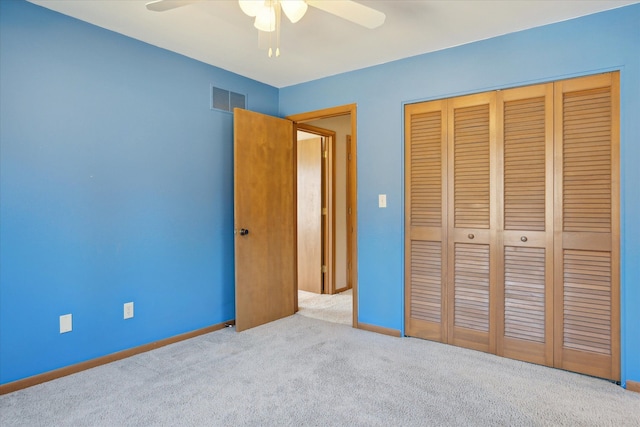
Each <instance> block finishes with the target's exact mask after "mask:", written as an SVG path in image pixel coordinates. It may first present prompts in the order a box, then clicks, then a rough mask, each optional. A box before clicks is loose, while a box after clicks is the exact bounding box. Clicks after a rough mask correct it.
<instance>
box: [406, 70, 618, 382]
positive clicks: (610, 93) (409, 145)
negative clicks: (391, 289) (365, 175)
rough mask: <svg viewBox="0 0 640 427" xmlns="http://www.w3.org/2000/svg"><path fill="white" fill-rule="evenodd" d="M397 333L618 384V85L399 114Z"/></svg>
mask: <svg viewBox="0 0 640 427" xmlns="http://www.w3.org/2000/svg"><path fill="white" fill-rule="evenodd" d="M405 138H406V140H405V173H406V175H405V193H406V194H405V203H406V206H405V298H406V301H405V331H406V334H407V335H409V336H414V337H419V338H425V339H430V340H435V341H439V342H443V343H449V344H452V345H457V346H461V347H466V348H470V349H475V350H480V351H485V352H489V353H494V354H498V355H501V356H504V357H509V358H513V359H518V360H523V361H527V362H532V363H538V364H542V365H547V366H553V367H557V368H561V369H567V370H571V371H575V372H581V373H585V374H589V375H594V376H598V377H603V378H609V379H612V380H619V378H620V338H619V337H620V331H619V317H620V315H619V302H620V301H619V298H620V297H619V271H620V267H619V257H620V254H619V252H620V251H619V235H620V230H619V227H620V225H619V221H620V220H619V216H620V211H619V203H620V201H619V75H618V73H606V74H600V75H596V76H588V77H581V78H576V79H571V80H563V81H557V82H552V83H546V84H540V85H534V86H527V87H520V88H513V89H508V90H501V91H492V92H486V93H480V94H475V95H468V96H461V97H456V98H451V99H444V100H436V101H429V102H423V103H418V104H410V105H406V107H405Z"/></svg>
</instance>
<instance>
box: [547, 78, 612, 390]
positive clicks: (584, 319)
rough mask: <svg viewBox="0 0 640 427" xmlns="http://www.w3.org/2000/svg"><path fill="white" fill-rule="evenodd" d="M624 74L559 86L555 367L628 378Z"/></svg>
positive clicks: (563, 83) (555, 253)
mask: <svg viewBox="0 0 640 427" xmlns="http://www.w3.org/2000/svg"><path fill="white" fill-rule="evenodd" d="M619 105H620V100H619V74H618V73H609V74H602V75H597V76H591V77H584V78H579V79H572V80H567V81H561V82H557V83H556V90H555V109H554V113H555V140H556V151H555V156H556V174H555V183H556V184H555V226H554V231H555V239H554V241H555V250H554V270H555V275H554V280H555V293H554V304H555V308H554V314H555V328H554V344H555V348H554V361H555V366H556V367H559V368H563V369H568V370H571V371H576V372H582V373H585V374H589V375H594V376H598V377H603V378H610V379H613V380H619V379H620V291H619V289H620V219H619V218H620V210H619V206H620V200H619V194H620V184H619V180H620V170H619V157H620V152H619V117H620V116H619Z"/></svg>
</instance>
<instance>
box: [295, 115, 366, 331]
mask: <svg viewBox="0 0 640 427" xmlns="http://www.w3.org/2000/svg"><path fill="white" fill-rule="evenodd" d="M287 119H289V120H292V121H294V122H296V124H297V125H298V126H297V128H298V131H303V132H306V133H307V134H310V135H311V139H310V140H309V141H312V140H313V137H318V138H319V140H317V141H316V142H310V143H311V144H318V145H317V147H318V148H317V149H316V148H312V147H309V146H307V147H305V151H311V152H312V154H311V155H310V156H311V158H313V159H315V160H314V161H315V162H316V165H317V162H318V150H320V154H319V156H320V158H321V159H320V161H321V166H320V167H318V166H315V167H313V168H312V169H313V170H315V172H314V174H315V175H314V176H315V177H316V178H312V179H311V182H315V183H316V184H314V185H316V186H317V183H318V178H317V174H318V170H317V169H321V171H322V172H323V176H322V178H321V180H320V182H321V184H320V186H321V188H320V189H318V188H313V189H312V190H311V191H310V192H309V193H305V191H304V190H302V191H303V193H305V194H306V196H308V197H309V198H310V200H312V199H313V198H314V197H320V198H321V199H322V206H321V212H320V213H319V214H318V215H315V214H314V215H315V219H313V220H312V221H311V222H310V223H313V224H316V227H318V224H319V229H318V230H316V231H317V233H318V234H319V235H320V238H319V240H320V242H321V244H320V246H319V245H318V244H317V243H313V242H311V243H310V242H304V244H301V242H300V240H298V247H299V250H300V249H303V250H305V251H307V249H309V251H308V252H309V253H310V254H312V255H311V256H312V257H313V259H314V260H313V261H312V264H311V265H312V267H310V268H311V271H312V274H311V275H310V276H309V275H308V271H307V273H304V271H305V268H304V267H303V265H304V264H305V263H304V261H302V260H301V259H300V258H298V264H299V272H300V273H301V274H307V277H313V278H317V279H318V281H317V283H320V286H317V285H316V287H315V290H316V291H315V293H317V294H318V295H317V296H319V297H320V298H322V300H321V301H320V303H319V305H318V306H317V307H316V308H317V309H318V310H322V307H326V310H331V307H332V305H333V304H334V303H335V304H336V305H340V306H341V307H344V304H343V301H344V299H343V300H342V301H341V302H340V303H337V301H338V298H339V297H342V298H344V297H345V295H349V294H351V295H350V308H351V313H350V317H351V322H350V323H351V325H352V326H353V327H358V322H357V319H358V317H357V245H356V242H357V239H356V236H357V199H356V188H357V186H356V106H355V104H351V105H345V106H341V107H334V108H330V109H325V110H319V111H313V112H309V113H302V114H297V115H293V116H289V117H287ZM323 141H324V142H323ZM320 147H322V148H320ZM298 149H299V150H300V142H298ZM300 173H301V171H298V177H299V178H300ZM307 178H308V176H307ZM305 179H306V178H305ZM305 179H303V180H302V181H305ZM318 190H319V191H318ZM318 195H320V196H318ZM300 196H301V193H300V189H299V198H300ZM316 206H317V205H316ZM305 209H306V207H305ZM314 209H316V208H314ZM299 221H305V222H304V224H305V226H307V225H308V224H309V222H306V220H304V219H301V218H300V217H299ZM301 224H302V223H301ZM307 228H308V227H307ZM308 231H309V230H308V229H306V230H304V231H303V227H301V225H300V224H299V225H298V233H299V237H300V238H302V236H304V235H305V233H308ZM314 239H315V237H314ZM319 247H320V248H321V249H320V251H319V250H318V248H319ZM319 252H320V253H321V258H320V261H319V265H318V258H319V255H318V253H319ZM315 266H317V267H315ZM315 272H317V274H316V273H315ZM299 280H300V276H299ZM298 286H299V289H300V290H301V292H309V291H304V289H305V286H304V285H300V283H299V285H298ZM312 289H314V288H312ZM318 291H319V292H318ZM312 292H314V291H313V290H312ZM310 296H311V297H314V298H315V297H316V295H313V294H310ZM332 298H333V300H332ZM300 299H302V300H306V299H305V298H300ZM296 308H298V307H296ZM319 315H320V316H322V313H319ZM326 315H327V317H328V318H330V317H331V316H332V314H331V313H326ZM311 317H315V316H311Z"/></svg>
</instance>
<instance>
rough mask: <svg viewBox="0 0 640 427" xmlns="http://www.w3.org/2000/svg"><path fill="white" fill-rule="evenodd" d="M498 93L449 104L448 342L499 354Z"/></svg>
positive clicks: (449, 102)
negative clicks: (496, 302) (496, 305)
mask: <svg viewBox="0 0 640 427" xmlns="http://www.w3.org/2000/svg"><path fill="white" fill-rule="evenodd" d="M495 105H496V104H495V93H493V92H492V93H484V94H479V95H471V96H465V97H459V98H455V99H451V100H449V101H448V149H449V156H448V183H449V186H448V254H447V255H448V263H447V267H448V295H447V297H448V299H447V304H448V311H447V314H448V316H447V317H448V319H447V321H448V342H449V343H451V344H454V345H458V346H461V347H467V348H472V349H475V350H481V351H488V352H495V333H494V328H495V314H494V313H495V309H494V307H493V303H492V299H493V298H494V297H493V295H494V292H495V290H494V287H495V277H494V276H495V268H494V267H493V266H492V264H493V262H494V258H495V253H493V252H494V251H495V229H496V222H497V221H496V219H497V215H496V207H495V187H496V185H495V176H494V173H493V172H494V171H495V164H494V163H495V161H494V158H495V156H494V150H495Z"/></svg>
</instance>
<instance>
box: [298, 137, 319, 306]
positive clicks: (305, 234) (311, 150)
mask: <svg viewBox="0 0 640 427" xmlns="http://www.w3.org/2000/svg"><path fill="white" fill-rule="evenodd" d="M297 157H298V165H297V169H298V170H297V174H298V183H297V193H298V289H299V290H302V291H307V292H314V293H316V294H321V293H322V250H323V248H322V239H323V224H322V222H323V215H322V185H323V183H322V138H319V137H318V138H310V139H304V140H299V141H298V153H297Z"/></svg>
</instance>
